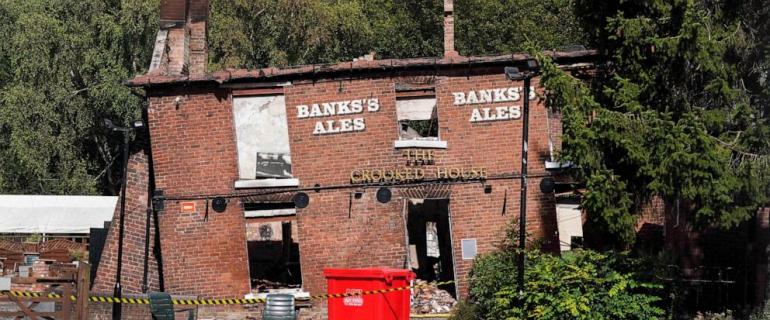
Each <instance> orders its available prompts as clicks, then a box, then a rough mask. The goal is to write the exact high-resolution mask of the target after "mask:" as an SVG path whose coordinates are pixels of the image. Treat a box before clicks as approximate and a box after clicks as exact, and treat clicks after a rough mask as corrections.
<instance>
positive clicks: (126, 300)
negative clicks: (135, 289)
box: [0, 281, 454, 305]
mask: <svg viewBox="0 0 770 320" xmlns="http://www.w3.org/2000/svg"><path fill="white" fill-rule="evenodd" d="M451 283H454V281H443V282H431V283H423V284H416V285H411V286H406V287H398V288H388V289H378V290H368V291H360V292H348V293H332V294H320V295H315V296H311V297H310V299H313V300H325V299H330V298H346V297H354V296H363V295H371V294H383V293H391V292H396V291H403V290H409V289H416V288H423V287H430V286H440V285H445V284H451ZM0 294H6V295H9V296H13V297H16V298H37V297H47V298H53V299H60V298H61V297H62V295H60V294H56V293H40V292H29V291H3V292H0ZM70 300H72V301H75V300H77V298H76V297H75V296H70ZM88 300H89V301H91V302H104V303H124V304H150V299H148V298H115V297H107V296H90V297H88ZM265 301H266V299H264V298H253V299H246V298H235V299H172V302H173V304H177V305H228V304H258V303H265Z"/></svg>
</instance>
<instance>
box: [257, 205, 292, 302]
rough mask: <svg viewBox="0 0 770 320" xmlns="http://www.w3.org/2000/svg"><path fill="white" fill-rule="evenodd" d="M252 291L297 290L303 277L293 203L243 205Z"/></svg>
mask: <svg viewBox="0 0 770 320" xmlns="http://www.w3.org/2000/svg"><path fill="white" fill-rule="evenodd" d="M244 209H245V210H244V211H245V216H246V241H247V249H248V259H249V276H250V278H251V289H252V292H257V293H259V292H270V291H272V290H276V289H290V288H300V287H301V286H302V275H301V273H300V272H301V268H300V264H299V261H300V260H299V243H298V242H297V223H296V209H295V208H294V204H293V203H280V202H279V203H245V204H244Z"/></svg>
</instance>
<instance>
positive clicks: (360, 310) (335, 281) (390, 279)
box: [324, 268, 415, 320]
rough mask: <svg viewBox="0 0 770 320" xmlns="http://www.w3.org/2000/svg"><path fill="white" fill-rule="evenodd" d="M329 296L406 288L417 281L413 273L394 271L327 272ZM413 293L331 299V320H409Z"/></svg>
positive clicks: (378, 269) (399, 292) (376, 269)
mask: <svg viewBox="0 0 770 320" xmlns="http://www.w3.org/2000/svg"><path fill="white" fill-rule="evenodd" d="M324 277H326V281H327V284H328V287H329V289H328V293H329V294H341V293H361V292H365V291H370V290H380V289H390V288H404V287H408V286H409V285H410V282H411V281H412V280H414V278H415V274H414V273H413V272H411V271H409V270H402V269H391V268H371V269H324ZM410 294H411V291H410V290H409V289H404V290H397V291H393V292H388V293H375V294H366V295H356V296H351V297H343V298H329V303H328V305H329V320H364V319H367V320H409V297H410Z"/></svg>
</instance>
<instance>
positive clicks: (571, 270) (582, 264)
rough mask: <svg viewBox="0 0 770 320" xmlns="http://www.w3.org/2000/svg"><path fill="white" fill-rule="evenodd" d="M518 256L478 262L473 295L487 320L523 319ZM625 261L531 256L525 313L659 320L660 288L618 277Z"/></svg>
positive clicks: (583, 255)
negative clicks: (656, 292) (656, 291)
mask: <svg viewBox="0 0 770 320" xmlns="http://www.w3.org/2000/svg"><path fill="white" fill-rule="evenodd" d="M515 262H516V255H515V253H513V252H506V251H498V252H495V253H492V254H489V255H486V256H482V257H480V258H478V259H477V260H476V262H475V263H474V266H473V269H472V270H471V288H470V294H471V299H472V302H473V303H475V304H476V307H477V311H478V316H479V317H480V318H482V319H495V320H497V319H521V314H522V309H521V307H520V299H519V298H520V297H519V294H518V290H517V285H516V263H515ZM620 264H621V261H620V259H617V258H615V257H612V256H607V255H604V254H600V253H597V252H593V251H588V250H576V251H572V252H567V253H564V254H563V255H562V256H561V257H559V256H554V255H550V254H545V253H542V252H540V251H534V250H533V251H528V252H527V268H526V271H525V274H524V276H525V280H526V281H525V282H526V284H525V293H524V311H525V312H526V315H527V318H531V319H592V320H594V319H658V318H661V317H663V315H664V311H663V310H662V309H661V308H659V307H658V306H657V303H658V302H659V301H660V298H658V297H657V296H656V295H654V294H653V291H654V290H655V289H657V286H655V285H653V284H650V283H645V282H641V281H638V280H636V278H635V276H634V274H633V273H630V272H621V271H618V266H619V265H620Z"/></svg>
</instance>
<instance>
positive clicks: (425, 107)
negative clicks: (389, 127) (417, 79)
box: [396, 96, 438, 140]
mask: <svg viewBox="0 0 770 320" xmlns="http://www.w3.org/2000/svg"><path fill="white" fill-rule="evenodd" d="M396 116H397V117H398V126H399V137H400V138H401V139H402V140H413V139H415V140H437V139H438V116H437V112H436V97H434V96H431V97H424V96H423V97H404V98H398V99H397V100H396Z"/></svg>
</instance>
